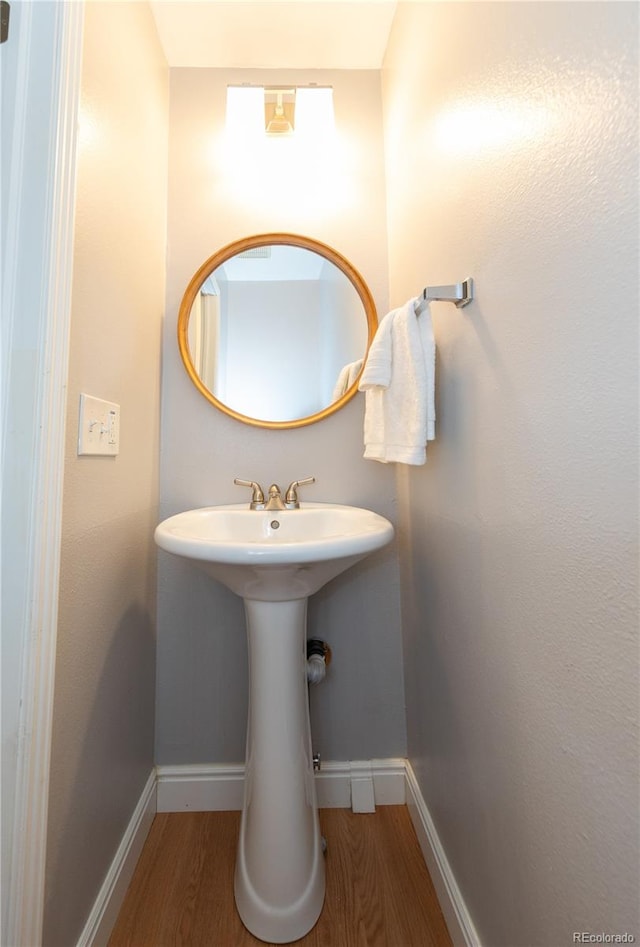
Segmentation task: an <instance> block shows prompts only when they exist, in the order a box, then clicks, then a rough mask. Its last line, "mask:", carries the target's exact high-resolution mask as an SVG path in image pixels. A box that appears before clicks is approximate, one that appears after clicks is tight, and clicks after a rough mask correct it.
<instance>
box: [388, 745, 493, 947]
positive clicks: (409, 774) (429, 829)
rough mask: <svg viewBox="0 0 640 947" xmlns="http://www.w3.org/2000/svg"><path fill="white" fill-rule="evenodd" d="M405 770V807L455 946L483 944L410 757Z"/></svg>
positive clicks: (475, 946) (478, 946)
mask: <svg viewBox="0 0 640 947" xmlns="http://www.w3.org/2000/svg"><path fill="white" fill-rule="evenodd" d="M405 773H406V793H407V808H408V809H409V815H410V816H411V821H412V822H413V827H414V829H415V830H416V835H417V836H418V842H419V843H420V848H421V849H422V854H423V856H424V860H425V862H426V865H427V868H428V869H429V874H430V875H431V880H432V881H433V885H434V888H435V889H436V894H437V895H438V901H439V902H440V907H441V908H442V913H443V914H444V918H445V921H446V922H447V927H448V928H449V933H450V935H451V940H452V941H453V943H454V947H482V945H481V943H480V938H479V937H478V933H477V931H476V929H475V926H474V924H473V921H472V919H471V915H470V914H469V911H468V910H467V906H466V904H465V903H464V899H463V897H462V893H461V891H460V888H459V887H458V884H457V882H456V879H455V877H454V874H453V871H452V870H451V865H450V864H449V861H448V859H447V856H446V854H445V851H444V848H443V847H442V843H441V841H440V838H439V836H438V833H437V831H436V827H435V825H434V824H433V819H432V818H431V813H430V812H429V809H428V807H427V804H426V802H425V801H424V797H423V795H422V793H421V791H420V787H419V785H418V780H417V779H416V776H415V773H414V772H413V768H412V766H411V763H410V762H409V760H405Z"/></svg>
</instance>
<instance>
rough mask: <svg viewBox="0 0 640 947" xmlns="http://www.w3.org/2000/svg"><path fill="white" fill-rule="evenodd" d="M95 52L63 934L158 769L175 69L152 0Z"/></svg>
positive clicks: (76, 339) (56, 759)
mask: <svg viewBox="0 0 640 947" xmlns="http://www.w3.org/2000/svg"><path fill="white" fill-rule="evenodd" d="M115 50H117V68H114V63H115V61H116V60H115V59H114V55H115V52H114V51H115ZM83 62H84V65H83V77H82V101H81V124H80V141H79V148H80V150H79V166H78V192H77V217H76V244H75V259H74V282H73V299H72V326H71V331H72V339H71V351H70V369H69V402H68V404H69V408H68V419H67V454H66V466H65V486H64V512H63V524H62V534H63V535H62V544H63V545H62V572H61V584H60V611H59V631H58V654H57V667H56V682H55V708H54V724H53V755H52V762H51V791H50V806H49V840H48V853H47V890H46V899H47V903H46V914H45V933H44V943H45V944H46V945H47V947H69V945H70V944H74V943H76V941H77V939H78V936H79V934H80V932H81V930H82V928H83V926H84V923H85V921H86V918H87V915H88V913H89V911H90V909H91V907H92V906H93V902H94V900H95V897H96V895H97V893H98V890H99V888H100V885H101V884H102V881H103V879H104V876H105V875H106V872H107V870H108V868H109V865H110V863H111V860H112V858H113V856H114V854H115V851H116V848H117V846H118V845H119V843H120V840H121V838H122V835H123V832H124V830H125V828H126V826H127V824H128V822H129V820H130V818H131V815H132V813H133V810H134V808H135V805H136V803H137V802H138V799H139V797H140V793H141V791H142V789H143V787H144V785H145V783H146V780H147V779H148V777H149V774H150V772H151V768H152V766H153V727H154V666H155V640H154V622H155V614H154V612H155V558H156V556H155V548H154V546H153V541H152V535H153V527H154V525H155V522H156V519H157V508H158V483H157V481H158V430H159V400H160V399H159V388H160V378H159V375H160V337H161V323H162V312H163V306H164V283H165V247H166V243H165V241H166V175H167V158H166V155H167V127H168V70H167V68H166V65H165V63H164V59H163V57H162V54H161V52H160V49H159V44H158V41H157V36H156V33H155V26H154V23H153V19H152V17H151V14H150V11H149V8H148V5H147V4H142V3H124V4H118V3H116V4H113V3H89V4H87V9H86V19H85V38H84V60H83ZM81 391H84V392H87V393H89V394H92V395H95V396H97V397H101V398H106V399H107V400H110V401H116V402H118V403H119V404H120V405H121V409H122V413H121V440H120V454H119V456H118V457H117V458H110V457H77V456H76V438H77V426H78V400H79V393H80V392H81Z"/></svg>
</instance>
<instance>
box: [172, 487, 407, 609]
mask: <svg viewBox="0 0 640 947" xmlns="http://www.w3.org/2000/svg"><path fill="white" fill-rule="evenodd" d="M392 536H393V526H392V525H391V523H390V522H389V521H388V520H386V519H385V518H384V517H383V516H379V515H378V514H377V513H373V512H371V511H370V510H364V509H360V508H359V507H354V506H339V505H336V504H332V503H304V504H303V505H302V506H301V507H300V509H299V510H273V511H268V510H249V509H247V505H246V504H243V503H241V504H232V505H228V506H209V507H203V508H201V509H197V510H187V511H186V512H184V513H178V514H177V515H176V516H171V517H169V519H166V520H164V521H163V522H162V523H160V525H159V526H158V527H157V529H156V532H155V540H156V543H157V544H158V546H160V548H161V549H165V550H166V551H167V552H171V553H173V554H174V555H177V556H182V557H183V558H185V559H191V560H193V562H194V564H196V565H198V566H199V567H200V568H202V569H204V570H205V571H206V572H208V573H209V574H210V575H211V576H213V577H214V578H215V579H217V580H218V581H220V582H222V583H224V584H225V585H226V586H228V587H229V588H230V589H231V590H232V591H233V592H235V593H236V594H237V595H240V596H242V597H243V598H245V599H246V598H249V599H251V598H253V599H259V600H261V601H271V602H282V601H291V600H293V599H299V598H306V597H308V596H309V595H311V594H312V593H313V592H317V590H318V589H319V588H321V587H322V586H323V585H324V584H325V583H326V582H328V581H329V580H330V579H332V578H334V577H335V576H336V575H338V574H339V573H340V572H343V571H344V570H345V569H348V568H349V567H350V566H352V565H353V564H354V563H355V562H357V561H358V560H359V559H362V558H363V557H364V556H366V555H368V554H369V553H371V552H373V551H374V550H376V549H380V548H381V547H382V546H385V545H386V544H387V543H388V542H389V541H390V540H391V538H392Z"/></svg>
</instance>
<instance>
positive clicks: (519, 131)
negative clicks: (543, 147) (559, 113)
mask: <svg viewBox="0 0 640 947" xmlns="http://www.w3.org/2000/svg"><path fill="white" fill-rule="evenodd" d="M549 120H550V116H549V112H548V111H547V110H546V109H543V108H542V107H539V106H537V105H536V104H535V103H531V102H524V101H517V102H509V101H504V100H494V101H469V102H461V103H458V104H456V105H454V106H452V107H451V108H448V109H447V110H446V111H444V112H441V113H440V114H439V115H438V116H437V117H436V119H435V120H434V123H433V125H432V126H431V128H430V130H429V131H430V134H429V139H430V142H431V144H432V145H433V144H435V146H436V147H437V148H438V150H439V151H441V152H443V153H445V154H449V155H467V154H472V155H475V156H478V154H479V153H481V152H492V153H493V152H496V151H504V150H506V149H510V148H512V147H514V146H517V145H518V144H528V143H530V142H531V141H533V140H535V139H538V138H539V137H540V136H541V134H542V133H543V132H544V131H546V129H547V127H548V125H549Z"/></svg>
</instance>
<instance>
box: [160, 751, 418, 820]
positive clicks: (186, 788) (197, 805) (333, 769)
mask: <svg viewBox="0 0 640 947" xmlns="http://www.w3.org/2000/svg"><path fill="white" fill-rule="evenodd" d="M362 765H363V764H362V763H360V764H359V766H362ZM366 765H367V767H369V768H370V772H371V776H372V778H373V790H374V795H375V802H376V805H379V806H398V805H404V802H405V761H404V760H401V759H390V760H369V761H367V764H366ZM157 771H158V812H189V811H192V812H225V811H230V810H239V809H242V803H243V797H244V764H243V763H202V764H200V765H185V766H158V767H157ZM353 775H354V774H353V772H352V763H351V762H327V763H323V764H322V769H321V770H320V772H319V773H318V774H317V775H316V790H317V793H318V805H319V806H320V808H322V809H349V808H351V798H352V779H353Z"/></svg>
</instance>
